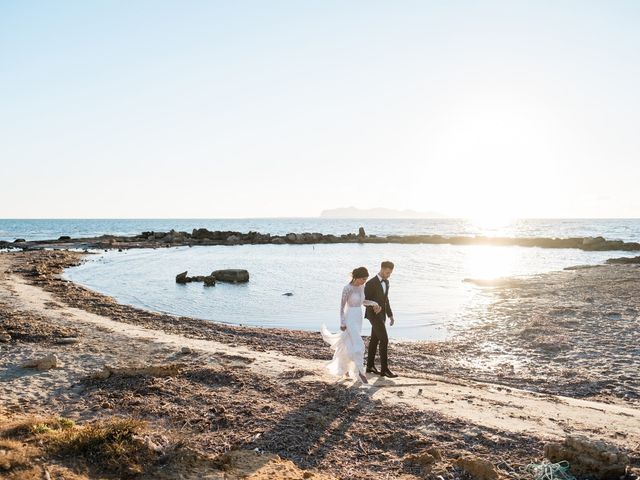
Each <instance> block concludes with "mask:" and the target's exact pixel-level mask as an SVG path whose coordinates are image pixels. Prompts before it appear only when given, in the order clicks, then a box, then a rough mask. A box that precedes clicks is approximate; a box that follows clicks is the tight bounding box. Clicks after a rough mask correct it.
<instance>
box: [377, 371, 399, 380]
mask: <svg viewBox="0 0 640 480" xmlns="http://www.w3.org/2000/svg"><path fill="white" fill-rule="evenodd" d="M380 375H382V376H383V377H388V378H396V377H397V376H398V375H396V374H395V373H393V372H392V371H391V370H388V369H387V370H385V371H384V372H382V373H381V374H380Z"/></svg>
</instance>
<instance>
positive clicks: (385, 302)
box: [364, 275, 393, 322]
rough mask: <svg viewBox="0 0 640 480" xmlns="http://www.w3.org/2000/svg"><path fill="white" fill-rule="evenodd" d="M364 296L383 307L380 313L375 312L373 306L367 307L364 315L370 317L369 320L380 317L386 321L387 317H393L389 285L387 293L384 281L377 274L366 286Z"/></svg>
mask: <svg viewBox="0 0 640 480" xmlns="http://www.w3.org/2000/svg"><path fill="white" fill-rule="evenodd" d="M364 298H365V299H367V300H373V301H374V302H376V303H377V304H378V305H380V306H381V307H382V310H380V312H379V313H375V312H374V311H373V307H367V308H366V310H365V312H364V316H365V318H367V319H369V321H371V320H374V319H379V320H382V321H383V322H384V321H385V320H386V319H387V317H393V312H392V311H391V305H389V287H388V286H387V293H386V294H385V293H384V289H383V287H382V282H380V279H379V278H378V276H377V275H376V276H375V277H373V278H372V279H370V280H369V281H368V282H367V283H366V285H365V286H364Z"/></svg>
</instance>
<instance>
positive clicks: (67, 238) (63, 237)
mask: <svg viewBox="0 0 640 480" xmlns="http://www.w3.org/2000/svg"><path fill="white" fill-rule="evenodd" d="M58 240H63V241H65V240H71V237H70V236H69V235H62V236H61V237H58Z"/></svg>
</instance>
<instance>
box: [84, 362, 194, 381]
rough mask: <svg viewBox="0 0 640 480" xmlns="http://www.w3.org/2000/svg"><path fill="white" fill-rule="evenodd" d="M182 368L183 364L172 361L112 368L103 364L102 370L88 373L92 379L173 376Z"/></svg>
mask: <svg viewBox="0 0 640 480" xmlns="http://www.w3.org/2000/svg"><path fill="white" fill-rule="evenodd" d="M183 368H184V365H183V364H180V363H172V364H169V365H149V366H146V367H124V368H113V367H109V366H108V365H105V366H104V368H103V369H102V370H99V371H97V372H94V373H92V374H91V375H90V378H91V379H93V380H106V379H107V378H109V377H112V376H121V377H139V376H147V377H175V376H176V375H178V374H179V373H180V372H181V371H182V369H183Z"/></svg>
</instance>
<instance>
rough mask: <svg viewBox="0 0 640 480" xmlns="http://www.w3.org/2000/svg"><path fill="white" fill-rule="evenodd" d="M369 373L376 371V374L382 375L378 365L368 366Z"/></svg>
mask: <svg viewBox="0 0 640 480" xmlns="http://www.w3.org/2000/svg"><path fill="white" fill-rule="evenodd" d="M367 373H375V374H376V375H380V372H379V371H378V369H377V368H376V367H367Z"/></svg>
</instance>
